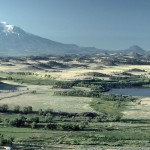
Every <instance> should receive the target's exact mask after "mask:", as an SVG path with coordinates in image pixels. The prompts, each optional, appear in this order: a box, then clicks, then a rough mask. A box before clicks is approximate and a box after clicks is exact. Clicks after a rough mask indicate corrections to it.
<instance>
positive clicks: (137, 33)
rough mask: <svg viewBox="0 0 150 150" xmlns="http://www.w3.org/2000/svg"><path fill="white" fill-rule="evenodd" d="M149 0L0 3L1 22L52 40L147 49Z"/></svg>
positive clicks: (111, 48) (83, 44) (14, 0)
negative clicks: (136, 46)
mask: <svg viewBox="0 0 150 150" xmlns="http://www.w3.org/2000/svg"><path fill="white" fill-rule="evenodd" d="M149 6H150V1H149V0H143V1H141V0H126V1H123V0H113V1H112V0H82V1H79V0H76V1H74V0H63V1H60V0H45V1H40V0H26V1H20V0H13V1H9V0H2V1H1V5H0V22H2V21H6V22H7V23H9V24H13V25H16V26H19V27H21V28H22V29H24V30H25V31H27V32H30V33H32V34H36V35H38V36H41V37H44V38H48V39H51V40H54V41H58V42H62V43H69V44H77V45H79V46H93V47H97V48H100V49H110V50H114V49H126V48H128V47H130V46H132V45H139V46H140V47H142V48H143V49H145V50H150V45H149V39H150V35H149V31H150V21H149V13H150V9H149Z"/></svg>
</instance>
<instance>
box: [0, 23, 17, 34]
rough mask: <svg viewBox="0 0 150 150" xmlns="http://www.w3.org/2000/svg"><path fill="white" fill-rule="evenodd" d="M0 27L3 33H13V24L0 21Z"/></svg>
mask: <svg viewBox="0 0 150 150" xmlns="http://www.w3.org/2000/svg"><path fill="white" fill-rule="evenodd" d="M0 28H1V29H2V31H3V32H4V33H14V32H13V29H14V25H10V24H8V23H7V22H1V23H0Z"/></svg>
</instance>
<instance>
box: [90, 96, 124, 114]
mask: <svg viewBox="0 0 150 150" xmlns="http://www.w3.org/2000/svg"><path fill="white" fill-rule="evenodd" d="M125 104H126V103H125V102H121V103H118V102H116V101H104V100H101V99H98V98H97V99H93V100H92V101H91V103H90V106H91V107H92V108H93V109H94V110H96V111H98V112H100V113H104V114H110V115H117V116H122V111H123V110H124V109H125Z"/></svg>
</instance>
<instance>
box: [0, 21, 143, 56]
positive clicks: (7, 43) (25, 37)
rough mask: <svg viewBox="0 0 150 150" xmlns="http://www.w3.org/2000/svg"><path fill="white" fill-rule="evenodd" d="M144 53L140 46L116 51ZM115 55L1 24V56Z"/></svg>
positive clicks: (4, 23)
mask: <svg viewBox="0 0 150 150" xmlns="http://www.w3.org/2000/svg"><path fill="white" fill-rule="evenodd" d="M132 51H133V52H138V53H139V52H144V50H143V49H142V48H140V47H138V46H132V47H130V48H129V49H126V50H120V51H119V50H118V51H114V52H115V53H129V52H132ZM104 52H108V53H113V51H108V50H103V49H97V48H95V47H80V46H78V45H75V44H63V43H60V42H56V41H52V40H49V39H46V38H42V37H40V36H37V35H34V34H31V33H28V32H26V31H24V30H23V29H21V28H19V27H17V26H14V25H10V24H8V23H6V22H1V23H0V56H27V55H42V54H48V55H50V54H55V55H64V54H77V53H78V54H95V53H104Z"/></svg>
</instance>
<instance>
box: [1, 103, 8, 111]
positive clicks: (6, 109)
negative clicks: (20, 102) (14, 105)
mask: <svg viewBox="0 0 150 150" xmlns="http://www.w3.org/2000/svg"><path fill="white" fill-rule="evenodd" d="M8 109H9V107H8V105H7V104H4V105H2V106H0V111H1V112H7V111H8Z"/></svg>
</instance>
